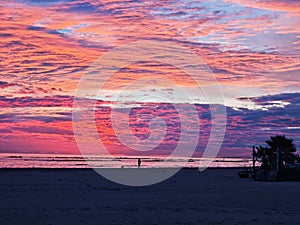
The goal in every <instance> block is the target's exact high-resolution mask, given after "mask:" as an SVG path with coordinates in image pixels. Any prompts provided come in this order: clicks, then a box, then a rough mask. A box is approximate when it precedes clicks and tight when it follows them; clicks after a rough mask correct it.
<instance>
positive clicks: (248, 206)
mask: <svg viewBox="0 0 300 225" xmlns="http://www.w3.org/2000/svg"><path fill="white" fill-rule="evenodd" d="M237 171H238V169H208V170H206V171H204V172H201V173H199V172H198V171H197V170H196V169H183V170H181V171H180V172H179V173H178V174H176V175H175V176H174V177H172V178H170V179H168V180H167V181H164V182H162V183H159V184H156V185H152V186H146V187H130V186H123V185H119V184H115V183H112V182H110V181H108V180H106V179H104V178H102V177H101V176H99V175H98V174H97V173H95V172H94V171H93V170H91V169H1V170H0V189H1V191H0V199H1V201H0V224H2V225H12V224H15V225H20V224H22V225H26V224H28V225H29V224H30V225H33V224H37V225H60V224H64V225H69V224H70V225H71V224H72V225H74V224H84V225H89V224H99V225H122V224H142V225H146V224H149V225H150V224H151V225H154V224H159V225H160V224H163V225H165V224H170V225H171V224H172V225H174V224H192V225H194V224H231V225H232V224H300V216H299V212H300V204H299V199H300V192H299V190H300V182H254V181H253V180H252V179H240V178H238V176H237V175H236V173H237Z"/></svg>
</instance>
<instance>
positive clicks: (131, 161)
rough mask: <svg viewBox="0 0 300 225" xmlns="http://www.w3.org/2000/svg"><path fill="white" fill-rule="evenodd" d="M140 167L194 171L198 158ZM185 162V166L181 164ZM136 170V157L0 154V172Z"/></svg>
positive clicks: (146, 162) (239, 161)
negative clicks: (65, 169) (67, 169)
mask: <svg viewBox="0 0 300 225" xmlns="http://www.w3.org/2000/svg"><path fill="white" fill-rule="evenodd" d="M141 160H142V167H148V168H162V167H180V166H183V165H185V167H190V168H197V167H199V164H200V161H201V160H205V159H202V158H193V159H190V160H189V161H188V162H186V160H185V159H184V158H170V159H165V158H164V157H145V158H141ZM184 162H186V164H184ZM245 165H246V166H249V165H251V159H249V158H216V159H215V160H214V161H213V163H212V164H211V165H210V167H243V166H245ZM136 166H137V157H99V156H89V157H86V158H83V156H81V155H57V154H56V155H50V154H5V153H0V168H90V167H98V168H120V167H124V168H130V167H136Z"/></svg>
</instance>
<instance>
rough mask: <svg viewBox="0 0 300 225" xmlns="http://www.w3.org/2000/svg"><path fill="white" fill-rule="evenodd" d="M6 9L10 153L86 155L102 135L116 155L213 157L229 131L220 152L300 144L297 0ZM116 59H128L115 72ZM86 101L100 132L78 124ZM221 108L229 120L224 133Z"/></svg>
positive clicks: (2, 28) (51, 3)
mask: <svg viewBox="0 0 300 225" xmlns="http://www.w3.org/2000/svg"><path fill="white" fill-rule="evenodd" d="M0 16H1V23H0V46H1V48H0V59H1V60H0V107H1V112H0V152H3V153H4V152H8V153H58V154H59V153H62V154H65V153H67V154H80V150H81V149H80V144H79V145H78V142H84V144H88V143H90V141H91V140H97V141H100V142H101V143H102V144H103V146H105V148H106V149H107V150H108V151H109V152H110V153H111V154H124V155H169V154H171V153H172V151H174V149H176V146H178V145H179V143H181V144H182V146H184V148H185V149H193V148H194V149H195V155H201V154H203V151H204V150H205V149H206V146H207V145H208V143H209V141H212V142H213V143H216V142H217V141H216V140H215V138H219V140H221V141H222V145H221V148H220V151H219V156H231V157H239V156H250V154H251V147H252V145H264V144H265V143H264V142H265V140H267V139H268V138H269V137H270V136H271V135H276V134H281V135H286V136H287V137H288V138H292V139H294V143H295V144H296V146H297V148H298V149H300V111H299V105H300V82H299V77H300V76H299V71H300V61H299V55H300V28H299V25H298V24H299V23H300V3H299V1H297V0H212V1H199V0H198V1H192V0H184V1H183V0H182V1H180V0H179V1H151V0H150V1H138V0H124V1H114V0H103V1H100V0H15V1H0ZM143 41H146V42H143ZM147 41H148V42H147ZM131 43H140V44H139V45H138V47H136V48H135V49H130V48H129V47H128V46H131V45H130V44H131ZM145 43H150V44H149V45H147V44H145ZM151 43H156V44H157V45H158V46H152V45H151ZM170 43H171V46H174V49H172V48H170V47H168V46H170ZM122 46H123V47H122ZM124 46H125V47H124ZM126 46H127V47H126ZM116 49H117V50H116ZM151 52H155V54H153V57H152V58H151V57H150V58H148V59H149V60H148V61H147V60H139V59H141V58H143V54H144V53H145V54H144V55H147V54H148V53H151ZM187 52H188V53H187ZM189 53H191V54H193V56H192V57H188V56H189ZM172 54H173V55H172ZM105 57H106V61H105ZM139 57H140V58H139ZM186 58H188V60H187V61H188V64H186V65H184V68H185V69H187V70H185V71H183V70H182V69H181V68H183V67H180V66H178V65H179V64H181V61H180V60H177V59H186ZM145 59H147V57H146V58H145ZM126 60H128V62H131V63H127V64H124V65H123V64H122V62H121V61H126ZM176 60H177V61H176ZM198 60H200V61H201V63H202V65H201V66H202V67H201V68H200V67H199V68H200V70H202V69H203V68H204V69H203V71H199V68H198V67H197V66H195V65H194V63H195V62H199V61H198ZM95 62H96V63H95ZM105 63H107V64H105ZM104 64H105V65H104ZM107 65H115V66H116V67H119V65H122V66H121V67H120V68H118V69H117V70H116V71H115V73H114V74H111V76H109V77H108V78H107V79H104V78H105V76H106V75H103V74H104V72H103V71H106V72H107V73H108V72H109V71H110V69H111V68H109V67H106V66H107ZM204 70H205V71H206V72H207V73H206V72H205V71H204ZM187 71H192V72H194V73H195V74H196V76H194V77H193V76H191V75H190V74H189V73H187ZM94 75H96V76H95V77H93V76H94ZM86 80H88V81H89V82H90V83H89V86H85V87H83V89H84V90H81V91H82V92H80V93H81V94H84V96H83V95H80V96H78V90H79V88H82V86H80V84H82V83H83V81H86ZM100 89H101V91H99V90H100ZM182 90H184V91H182ZM96 91H99V92H97V93H96ZM184 93H188V94H187V96H188V97H186V96H185V97H184ZM220 93H221V96H222V98H220V96H219V95H220ZM218 94H219V95H218ZM76 97H79V98H78V99H80V100H81V101H85V102H86V103H87V104H88V102H91V105H92V106H93V107H92V108H93V118H92V119H94V124H96V125H95V127H96V131H97V135H94V136H93V137H91V134H90V133H89V132H88V129H87V128H86V127H87V126H88V122H87V120H80V121H77V120H76V119H75V120H74V117H73V120H72V112H74V105H73V104H74V98H75V99H76ZM91 105H89V106H91ZM218 106H223V109H225V111H222V112H223V114H224V113H225V112H226V114H224V115H225V117H226V119H225V120H224V118H223V117H222V118H223V121H222V122H223V123H226V128H224V129H225V130H224V135H223V134H220V137H212V135H211V134H212V130H213V129H214V125H212V124H213V123H212V121H213V118H214V116H213V113H214V112H215V110H216V108H218ZM112 111H114V112H115V114H114V115H115V117H116V118H117V119H116V120H117V124H115V126H114V124H113V119H112V117H111V115H112ZM179 112H183V114H182V115H180V113H179ZM195 112H196V115H192V114H195ZM195 116H196V117H195ZM81 119H82V118H81ZM183 121H185V122H183ZM217 123H218V121H217ZM124 124H125V125H126V124H129V127H126V126H125V125H124ZM183 124H186V125H187V126H188V127H189V129H187V130H184V131H183V127H184V125H183ZM77 125H78V126H77ZM74 127H80V128H79V130H80V131H82V132H81V133H80V134H78V132H77V134H76V131H75V132H74V130H73V129H74ZM84 132H86V133H84ZM221 133H222V132H221ZM183 134H184V135H183ZM80 135H82V136H84V138H82V136H80ZM121 136H122V138H121ZM181 136H182V137H181ZM192 140H197V143H196V145H195V146H194V144H193V141H192ZM137 149H142V150H144V151H140V150H139V151H137ZM149 149H151V150H149ZM145 150H147V151H145ZM93 151H94V150H93V149H91V154H92V153H95V152H93Z"/></svg>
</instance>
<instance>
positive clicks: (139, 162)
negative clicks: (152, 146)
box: [138, 158, 142, 167]
mask: <svg viewBox="0 0 300 225" xmlns="http://www.w3.org/2000/svg"><path fill="white" fill-rule="evenodd" d="M141 163H142V161H141V159H140V158H139V159H138V167H141Z"/></svg>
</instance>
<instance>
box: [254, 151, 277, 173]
mask: <svg viewBox="0 0 300 225" xmlns="http://www.w3.org/2000/svg"><path fill="white" fill-rule="evenodd" d="M254 158H255V161H258V162H260V163H261V168H262V169H274V168H275V167H276V155H274V154H273V152H272V150H271V149H270V148H268V147H262V146H259V147H256V151H254Z"/></svg>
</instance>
